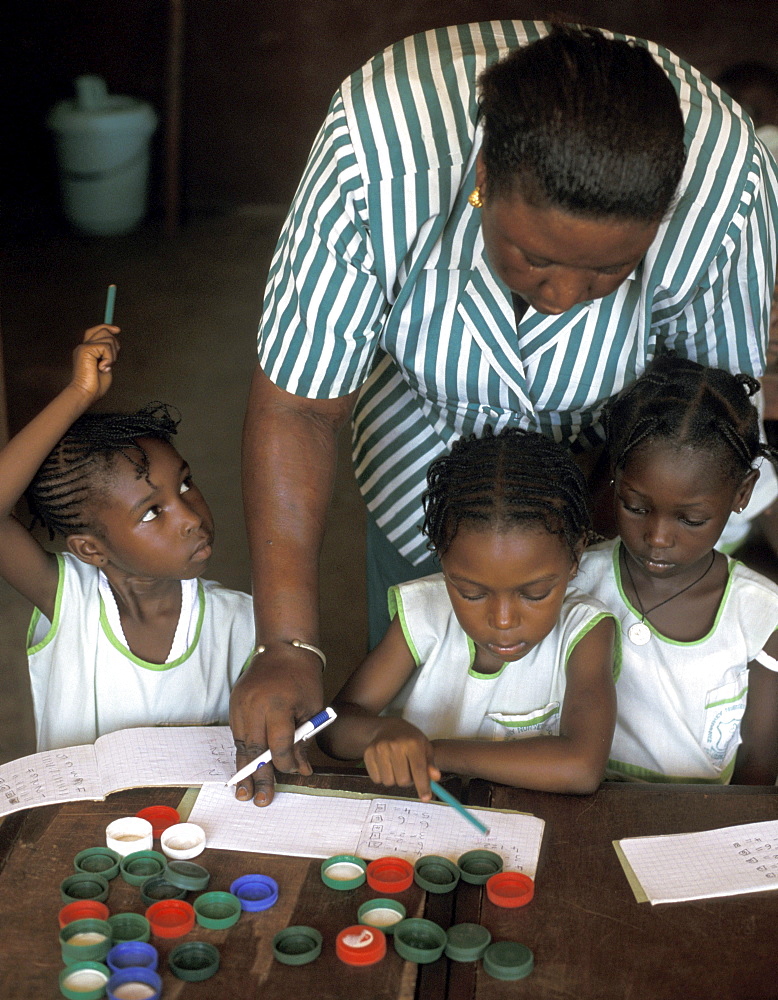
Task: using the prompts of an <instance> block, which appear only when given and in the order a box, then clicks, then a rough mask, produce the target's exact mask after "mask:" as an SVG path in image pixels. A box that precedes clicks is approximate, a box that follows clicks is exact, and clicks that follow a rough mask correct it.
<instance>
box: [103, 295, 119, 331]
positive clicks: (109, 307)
mask: <svg viewBox="0 0 778 1000" xmlns="http://www.w3.org/2000/svg"><path fill="white" fill-rule="evenodd" d="M115 302H116V285H109V286H108V294H107V295H106V297H105V316H104V317H103V323H105V325H106V326H111V325H112V324H113V307H114V303H115Z"/></svg>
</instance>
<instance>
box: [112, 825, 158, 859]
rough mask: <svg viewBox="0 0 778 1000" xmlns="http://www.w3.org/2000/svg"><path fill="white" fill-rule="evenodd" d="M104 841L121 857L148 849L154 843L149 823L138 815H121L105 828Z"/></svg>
mask: <svg viewBox="0 0 778 1000" xmlns="http://www.w3.org/2000/svg"><path fill="white" fill-rule="evenodd" d="M105 842H106V844H107V845H108V847H110V848H111V850H113V851H116V853H117V854H121V856H122V857H124V856H125V854H134V853H135V852H136V851H150V850H151V848H152V846H153V843H154V841H153V831H152V828H151V823H149V821H148V820H147V819H141V818H140V817H139V816H122V818H121V819H115V820H114V821H113V823H109V824H108V826H107V827H106V828H105Z"/></svg>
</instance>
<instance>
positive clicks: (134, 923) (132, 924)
mask: <svg viewBox="0 0 778 1000" xmlns="http://www.w3.org/2000/svg"><path fill="white" fill-rule="evenodd" d="M108 926H109V927H110V928H111V941H113V943H114V944H118V943H119V942H120V941H148V939H149V938H150V937H151V927H150V926H149V922H148V920H147V919H146V918H145V917H144V916H143V914H142V913H115V914H114V915H113V916H112V917H109V918H108Z"/></svg>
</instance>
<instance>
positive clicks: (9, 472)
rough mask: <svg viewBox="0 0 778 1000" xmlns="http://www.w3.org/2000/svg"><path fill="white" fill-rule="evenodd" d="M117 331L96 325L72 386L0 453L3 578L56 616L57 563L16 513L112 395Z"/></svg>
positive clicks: (82, 348)
mask: <svg viewBox="0 0 778 1000" xmlns="http://www.w3.org/2000/svg"><path fill="white" fill-rule="evenodd" d="M118 333H119V328H118V327H117V326H93V327H91V329H89V330H87V331H86V333H85V334H84V340H83V343H81V344H79V346H78V347H77V348H76V349H75V351H74V352H73V375H72V378H71V380H70V383H69V384H68V385H67V387H66V388H65V389H63V390H62V392H61V393H60V394H59V395H58V396H57V397H56V398H55V399H53V400H52V401H51V402H50V403H49V405H48V406H47V407H46V408H45V409H44V410H42V411H41V412H40V413H39V414H38V416H37V417H35V419H34V420H31V421H30V423H29V424H27V426H26V427H25V428H24V429H23V430H21V431H20V432H19V433H18V434H17V435H16V437H14V438H12V439H11V440H10V441H9V442H8V444H7V445H6V446H5V448H3V449H2V451H0V576H2V577H4V578H5V579H6V580H7V581H8V582H9V583H10V584H11V586H12V587H14V588H15V589H16V590H18V591H19V593H20V594H22V595H23V596H24V597H26V598H28V599H29V600H30V601H32V603H33V604H34V605H35V606H36V607H38V608H40V610H41V611H42V612H43V614H44V615H46V617H47V618H49V619H51V617H52V615H53V613H54V602H55V598H56V594H57V576H58V574H57V563H56V558H55V557H54V556H53V555H52V554H51V553H50V552H47V551H46V550H45V549H44V548H43V547H42V546H41V545H39V544H38V542H37V541H36V540H35V539H34V538H33V536H32V535H31V534H30V532H29V531H28V530H27V529H26V528H25V527H24V526H23V525H22V524H21V523H20V522H19V521H18V520H17V518H16V517H15V516H14V513H13V509H14V506H15V505H16V503H17V501H18V500H19V498H20V497H21V496H22V494H23V493H24V491H25V490H26V489H27V487H28V486H29V484H30V482H31V481H32V479H33V477H34V476H35V473H36V472H37V471H38V469H39V468H40V466H41V464H42V463H43V461H44V459H45V458H46V457H47V455H48V454H49V452H50V451H51V450H52V448H53V447H54V446H55V445H56V444H57V442H58V441H59V440H60V438H61V437H62V436H63V434H65V432H66V431H67V430H68V428H69V427H70V426H71V424H72V423H73V422H74V421H75V420H76V419H77V418H78V417H80V416H81V414H82V413H84V412H86V410H87V409H89V407H90V406H91V404H92V403H93V402H95V400H98V399H100V398H101V397H102V396H104V395H105V393H106V392H107V391H108V388H109V386H110V384H111V377H112V376H111V368H112V366H113V363H114V361H115V360H116V356H117V354H118V352H119V342H118V340H117V334H118Z"/></svg>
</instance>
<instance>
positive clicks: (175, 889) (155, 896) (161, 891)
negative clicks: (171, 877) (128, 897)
mask: <svg viewBox="0 0 778 1000" xmlns="http://www.w3.org/2000/svg"><path fill="white" fill-rule="evenodd" d="M184 896H186V889H182V888H181V887H180V886H177V885H173V883H172V882H168V880H167V879H166V878H165V876H164V875H153V876H152V877H151V878H147V879H146V881H145V882H144V883H143V884H142V885H141V887H140V898H141V899H142V900H143V903H144V905H145V906H151V904H152V903H158V902H159V901H160V899H183V898H184Z"/></svg>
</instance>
